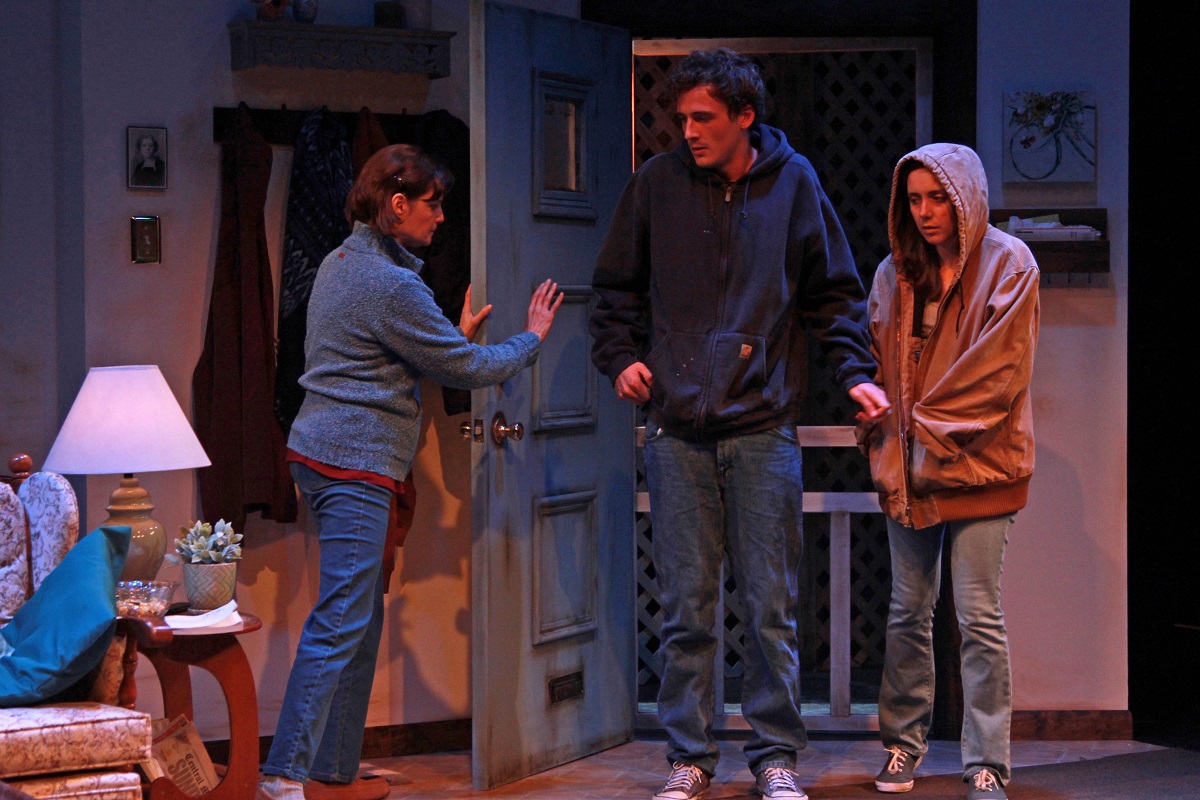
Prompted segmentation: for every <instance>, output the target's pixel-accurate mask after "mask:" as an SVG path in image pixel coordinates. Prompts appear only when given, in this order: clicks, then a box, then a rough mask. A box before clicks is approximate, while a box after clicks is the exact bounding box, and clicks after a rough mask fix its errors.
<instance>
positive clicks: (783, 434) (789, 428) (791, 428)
mask: <svg viewBox="0 0 1200 800" xmlns="http://www.w3.org/2000/svg"><path fill="white" fill-rule="evenodd" d="M769 433H770V434H771V435H772V436H778V437H779V438H780V439H783V440H784V441H785V442H791V443H792V444H796V443H797V442H799V441H800V437H799V436H797V435H796V426H795V425H780V426H778V427H776V428H772V429H771V430H770V431H769Z"/></svg>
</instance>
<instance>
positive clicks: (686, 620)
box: [644, 423, 808, 775]
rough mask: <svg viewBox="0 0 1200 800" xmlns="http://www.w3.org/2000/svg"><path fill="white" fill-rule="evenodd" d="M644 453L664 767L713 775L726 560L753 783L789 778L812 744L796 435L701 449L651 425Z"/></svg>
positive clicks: (780, 433)
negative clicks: (739, 625) (806, 715)
mask: <svg viewBox="0 0 1200 800" xmlns="http://www.w3.org/2000/svg"><path fill="white" fill-rule="evenodd" d="M644 455H645V464H646V482H647V484H648V487H649V490H650V509H651V522H652V525H653V549H654V553H653V555H654V566H655V570H656V575H657V581H658V588H659V592H660V597H659V602H660V603H661V605H662V608H663V626H662V644H661V648H660V650H659V652H660V654H661V655H662V683H661V685H660V688H659V693H658V718H659V721H660V722H661V723H662V725H663V727H664V728H665V729H666V732H667V759H668V760H669V761H670V762H672V763H674V762H683V763H686V764H694V765H695V766H697V767H699V768H700V769H702V770H704V771H705V772H707V773H708V774H710V775H711V774H713V773H714V772H715V771H716V767H717V760H718V758H719V751H718V748H717V743H716V741H715V740H714V739H713V736H712V721H713V713H714V709H713V704H714V694H713V691H714V671H715V670H714V664H715V662H716V661H717V660H718V657H719V656H718V653H717V639H716V637H715V636H714V626H715V625H716V624H717V619H716V607H717V600H718V598H719V597H720V593H721V583H720V566H721V560H722V557H723V554H724V553H726V552H727V553H728V554H729V561H730V565H731V568H732V572H733V576H734V579H735V580H736V581H737V591H738V596H739V598H740V599H741V602H742V606H743V608H744V614H745V617H746V619H745V620H744V621H743V622H744V634H743V636H744V643H745V657H744V661H743V666H744V675H743V678H742V715H743V716H744V717H745V719H746V721H747V722H748V723H749V724H750V728H751V731H752V733H751V737H750V740H749V741H748V742H746V745H745V753H746V757H747V760H748V762H749V766H750V770H751V772H753V773H754V774H756V775H757V774H758V773H759V772H761V771H762V770H763V769H765V768H767V767H786V768H788V769H792V768H794V767H795V765H796V751H797V750H801V749H803V748H804V747H805V746H806V745H807V744H808V737H807V733H806V731H805V729H804V722H803V720H801V718H800V655H799V640H798V634H797V627H796V607H797V604H798V602H799V573H800V556H801V551H802V549H803V539H804V537H803V518H802V516H801V504H802V502H803V490H802V486H801V472H800V446H799V444H798V443H797V441H796V431H795V428H793V427H784V428H777V429H776V430H773V431H766V432H763V433H756V434H750V435H746V436H733V437H729V438H727V439H722V440H720V441H717V442H713V443H706V444H697V443H693V442H687V441H683V440H682V439H677V438H675V437H673V436H669V435H667V434H665V433H663V432H662V431H661V430H660V429H659V428H658V427H657V426H656V425H654V424H653V423H649V424H647V425H646V447H645V450H644ZM721 661H722V663H723V658H722V659H721ZM716 679H717V680H720V679H723V676H716Z"/></svg>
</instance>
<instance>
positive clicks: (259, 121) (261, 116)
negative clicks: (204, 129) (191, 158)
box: [213, 106, 421, 147]
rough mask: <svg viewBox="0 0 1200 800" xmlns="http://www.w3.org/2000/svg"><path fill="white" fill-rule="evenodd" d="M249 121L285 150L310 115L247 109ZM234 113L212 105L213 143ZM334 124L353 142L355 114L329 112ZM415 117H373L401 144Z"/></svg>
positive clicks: (222, 136) (221, 136)
mask: <svg viewBox="0 0 1200 800" xmlns="http://www.w3.org/2000/svg"><path fill="white" fill-rule="evenodd" d="M249 111H250V120H251V121H252V122H253V123H254V128H255V130H257V131H258V132H259V133H260V134H261V135H262V136H263V138H264V139H266V140H267V141H268V142H270V143H271V144H278V145H286V146H288V147H290V146H292V145H293V144H295V143H296V135H297V134H298V133H299V132H300V126H301V125H302V124H303V123H304V118H305V117H307V116H308V115H309V114H310V113H312V109H305V110H301V111H293V110H292V109H290V108H288V107H287V106H282V107H280V108H251V109H249ZM236 113H237V108H236V107H234V108H231V107H227V106H213V141H214V142H218V143H219V142H224V141H225V132H226V131H227V130H229V126H230V123H231V122H233V119H234V115H235V114H236ZM330 113H331V114H332V115H333V117H334V118H335V119H337V120H338V122H340V123H342V125H343V126H345V128H346V135H347V138H348V139H349V140H351V141H352V140H353V139H354V132H355V130H356V129H357V128H358V112H357V111H332V112H330ZM420 117H421V115H419V114H409V113H407V111H406V112H404V113H400V114H376V115H375V119H376V120H377V121H378V122H379V125H380V127H382V128H383V132H384V135H385V136H387V139H388V141H389V142H405V141H409V140H410V139H411V138H412V131H413V127H414V126H415V125H416V124H417V121H418V120H419V119H420Z"/></svg>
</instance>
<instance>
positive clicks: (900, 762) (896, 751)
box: [886, 747, 908, 775]
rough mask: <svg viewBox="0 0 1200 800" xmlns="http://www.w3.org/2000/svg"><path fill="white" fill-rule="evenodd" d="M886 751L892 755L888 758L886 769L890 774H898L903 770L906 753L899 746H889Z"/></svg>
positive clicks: (906, 757)
mask: <svg viewBox="0 0 1200 800" xmlns="http://www.w3.org/2000/svg"><path fill="white" fill-rule="evenodd" d="M887 751H888V752H889V753H891V754H892V757H891V758H889V759H888V762H887V768H886V769H887V771H888V772H889V773H890V774H892V775H899V774H900V773H901V772H903V771H904V762H905V761H906V760H907V759H908V753H906V752H904V751H903V750H901V749H900V748H899V747H889V748H888V749H887Z"/></svg>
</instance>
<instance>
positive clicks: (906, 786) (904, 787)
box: [875, 781, 915, 794]
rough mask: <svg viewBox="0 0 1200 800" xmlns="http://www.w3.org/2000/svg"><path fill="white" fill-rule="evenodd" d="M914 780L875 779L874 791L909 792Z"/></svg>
mask: <svg viewBox="0 0 1200 800" xmlns="http://www.w3.org/2000/svg"><path fill="white" fill-rule="evenodd" d="M913 783H915V781H909V782H908V783H884V782H883V781H875V791H877V792H887V793H889V794H900V793H901V792H911V791H912V788H913Z"/></svg>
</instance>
